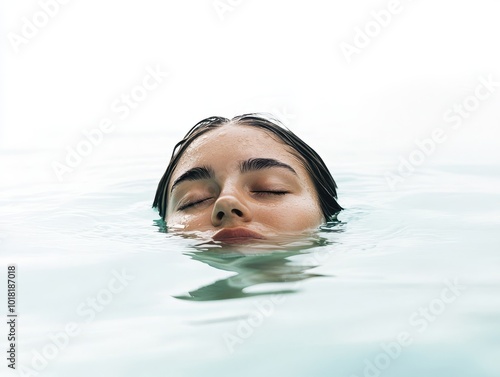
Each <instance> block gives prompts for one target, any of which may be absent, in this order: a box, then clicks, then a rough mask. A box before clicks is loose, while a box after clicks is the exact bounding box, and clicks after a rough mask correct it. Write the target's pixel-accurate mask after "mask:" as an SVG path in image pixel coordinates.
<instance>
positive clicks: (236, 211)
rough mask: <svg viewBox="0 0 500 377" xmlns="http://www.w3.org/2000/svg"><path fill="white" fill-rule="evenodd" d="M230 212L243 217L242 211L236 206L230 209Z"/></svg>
mask: <svg viewBox="0 0 500 377" xmlns="http://www.w3.org/2000/svg"><path fill="white" fill-rule="evenodd" d="M232 212H233V213H234V214H236V216H239V217H243V212H241V211H240V210H239V209H237V208H234V209H233V210H232Z"/></svg>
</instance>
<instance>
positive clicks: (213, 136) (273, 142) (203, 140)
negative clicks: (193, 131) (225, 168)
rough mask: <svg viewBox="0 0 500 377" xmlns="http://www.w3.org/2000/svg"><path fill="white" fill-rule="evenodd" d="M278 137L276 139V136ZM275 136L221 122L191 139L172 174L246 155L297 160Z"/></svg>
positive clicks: (228, 163) (219, 164)
mask: <svg viewBox="0 0 500 377" xmlns="http://www.w3.org/2000/svg"><path fill="white" fill-rule="evenodd" d="M278 140H279V139H278ZM278 140H277V136H275V135H273V134H272V133H270V132H268V131H265V130H263V129H260V128H257V127H252V126H241V125H232V124H228V125H224V126H222V127H219V128H217V129H215V130H212V131H209V132H207V133H205V134H204V135H202V136H200V137H198V138H197V139H196V140H194V141H193V142H192V143H191V144H190V145H189V147H188V148H187V149H186V151H185V152H184V154H183V155H182V157H181V158H180V160H179V163H178V165H177V168H176V169H175V172H174V176H175V175H177V174H178V173H179V171H180V170H185V169H189V168H192V167H194V166H200V165H211V166H213V167H214V168H217V167H220V166H221V165H231V163H236V164H237V163H238V162H239V161H243V160H247V159H249V158H256V157H259V158H274V159H278V160H282V161H285V162H286V161H288V162H292V161H295V163H297V162H298V160H297V158H296V157H295V156H294V155H293V154H292V151H293V150H292V148H290V147H289V146H287V145H285V144H283V143H282V142H281V141H278Z"/></svg>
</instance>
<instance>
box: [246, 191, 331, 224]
mask: <svg viewBox="0 0 500 377" xmlns="http://www.w3.org/2000/svg"><path fill="white" fill-rule="evenodd" d="M259 212H260V213H259V215H260V216H259V219H260V220H261V222H262V223H264V224H266V225H269V226H271V227H273V228H275V229H278V230H283V231H303V230H306V229H310V228H315V227H317V226H319V225H321V223H322V222H323V215H322V213H321V209H320V208H319V207H318V204H317V203H316V201H315V200H314V199H312V198H309V197H294V198H291V200H289V201H287V202H286V203H283V204H282V205H278V206H276V207H269V206H268V207H262V208H260V209H259ZM254 219H255V218H254ZM255 220H256V219H255Z"/></svg>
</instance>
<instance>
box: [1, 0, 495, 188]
mask: <svg viewBox="0 0 500 377" xmlns="http://www.w3.org/2000/svg"><path fill="white" fill-rule="evenodd" d="M48 1H49V0H40V1H34V0H33V1H2V2H1V8H0V13H1V25H0V26H1V29H0V36H1V38H0V49H1V66H0V69H1V77H0V84H1V98H0V101H1V102H0V103H1V118H0V120H1V128H0V148H1V150H3V155H5V153H6V152H8V151H12V150H16V151H26V150H29V151H36V150H46V151H47V150H49V151H50V152H49V153H47V154H45V155H44V156H45V157H44V158H40V159H39V160H37V161H33V163H34V164H37V166H38V167H39V169H38V171H39V176H38V178H39V179H42V180H44V181H56V178H55V176H54V173H53V171H52V168H51V163H52V162H53V161H54V160H60V161H63V160H64V156H65V153H66V148H67V147H71V146H73V147H74V146H76V144H77V143H78V142H79V141H80V140H81V139H82V131H83V130H90V129H92V128H95V127H98V125H99V122H100V121H101V120H102V119H103V118H105V117H110V118H112V119H113V121H114V122H115V125H116V128H115V130H114V131H113V133H112V134H110V135H107V136H106V138H105V140H104V142H103V143H102V145H100V146H99V152H98V153H94V155H93V156H92V158H93V159H96V160H100V159H104V158H105V157H104V156H106V151H110V150H111V149H112V146H113V143H116V142H117V140H119V138H120V137H130V136H133V135H135V134H137V135H139V134H140V135H148V134H149V135H157V138H158V140H161V143H160V142H158V143H156V144H154V145H147V144H146V145H145V144H144V143H141V144H139V145H137V146H136V147H135V148H134V150H133V151H130V153H131V154H132V155H133V154H134V153H135V154H137V155H140V154H141V153H147V152H150V151H151V149H152V148H153V147H154V150H155V152H157V153H158V158H159V159H161V160H162V161H164V160H165V158H166V156H168V155H169V154H170V151H171V148H172V146H173V144H172V143H173V141H175V140H178V139H180V138H181V137H182V135H183V134H184V133H185V132H186V131H187V130H188V129H189V128H190V127H191V126H192V125H194V124H195V123H196V122H197V121H199V120H201V119H203V118H205V117H207V116H210V115H221V116H226V117H232V116H235V115H238V114H241V113H245V112H258V111H266V112H273V113H275V114H276V115H277V116H278V117H281V118H282V120H283V121H284V122H285V123H287V124H288V125H289V126H290V128H291V129H292V130H293V131H296V133H298V134H299V136H302V137H303V138H304V139H305V140H306V141H308V142H309V143H310V144H311V145H312V146H313V147H314V148H315V149H317V150H318V152H320V154H321V155H324V154H327V155H328V156H329V161H327V162H328V164H329V165H335V164H343V163H349V162H351V161H356V163H360V164H362V163H363V162H366V163H369V162H371V161H374V160H384V161H385V162H387V164H389V166H390V165H391V164H392V165H394V167H396V166H397V164H398V161H399V160H400V158H406V157H407V156H408V155H409V153H411V152H412V151H413V150H414V149H415V139H419V140H420V139H423V138H427V137H429V136H430V135H431V133H432V131H433V130H434V129H436V127H442V128H446V129H447V140H446V142H445V143H443V144H441V145H439V147H438V148H437V149H436V150H435V152H433V154H432V155H431V156H429V158H428V159H427V161H426V162H425V166H427V167H430V166H432V164H434V163H437V162H439V161H444V162H448V163H471V164H476V163H478V164H491V163H498V162H499V157H498V151H497V150H496V148H497V146H498V141H497V137H498V136H499V131H498V128H499V125H500V111H499V106H498V101H499V99H500V88H498V90H497V92H496V93H493V94H492V95H491V96H490V97H489V98H488V99H487V100H484V101H482V102H481V103H480V104H479V107H478V109H477V110H476V111H474V112H472V113H471V114H470V117H469V118H468V119H465V120H464V122H463V124H462V125H461V127H460V128H459V129H457V130H453V129H451V128H450V127H449V124H446V122H445V121H444V120H443V116H444V114H445V113H446V111H448V110H449V109H450V108H451V107H452V106H453V104H454V103H461V102H462V101H463V100H464V99H466V98H467V97H468V96H469V95H471V94H473V93H474V89H475V88H476V86H477V85H478V84H479V81H478V78H479V77H480V76H482V77H485V78H487V77H488V76H492V77H493V79H494V80H496V81H500V47H499V46H500V43H499V39H500V22H499V21H498V15H499V11H500V4H499V2H498V1H495V0H476V1H465V0H462V1H457V0H454V1H452V0H441V1H430V0H427V1H425V0H420V1H417V0H413V1H409V0H401V2H400V5H399V8H398V9H399V10H400V12H399V13H397V14H392V16H391V19H390V20H389V21H388V24H387V25H386V26H384V27H381V28H380V31H379V32H378V33H376V34H377V35H375V36H374V37H371V38H370V43H369V44H368V45H367V46H366V47H364V48H362V49H360V52H359V53H357V54H353V55H352V56H351V61H350V62H349V61H348V59H347V58H346V56H345V54H344V53H343V52H342V49H341V43H342V42H345V43H349V44H351V45H353V46H354V39H355V36H356V30H357V28H359V29H361V30H365V28H366V26H367V25H368V23H369V22H371V21H373V19H374V16H373V13H372V12H381V11H383V10H386V9H387V8H388V4H389V2H388V1H352V2H348V1H320V0H316V1H308V2H306V1H289V0H288V1H285V0H281V1H264V0H242V1H236V0H232V1H231V0H222V1H218V2H217V1H212V0H203V1H202V0H200V1H181V0H176V1H164V0H161V1H160V0H141V1H112V0H107V1H96V0H86V1H81V0H80V1H78V0H72V1H68V3H67V4H64V5H59V9H57V11H56V12H55V14H54V15H53V16H51V17H49V20H48V22H47V24H46V26H43V27H40V28H39V30H38V33H37V34H36V35H35V36H33V37H32V38H29V39H28V41H27V43H24V44H21V45H20V46H19V48H18V51H17V52H16V48H14V46H13V43H12V42H11V40H10V39H11V38H12V34H9V33H14V34H16V35H19V36H22V35H23V34H22V29H23V25H24V23H25V21H24V20H25V19H24V17H26V18H27V19H28V20H30V21H33V18H34V17H36V14H37V12H39V11H41V9H42V8H41V5H40V4H41V3H46V2H48ZM216 4H219V5H220V4H226V8H219V10H217V9H216V7H215V5H216ZM231 4H232V5H231ZM42 21H43V20H42ZM147 66H151V67H156V66H160V67H161V69H163V70H164V71H168V72H169V74H170V76H169V77H168V78H167V79H165V80H164V81H163V82H162V84H161V85H160V86H159V87H158V88H157V89H155V90H154V91H151V92H149V93H148V96H147V98H146V100H145V101H144V102H142V103H140V105H139V106H138V108H137V109H134V111H133V112H132V113H131V115H130V116H129V117H127V118H126V119H124V120H120V119H119V118H118V116H117V114H116V113H114V112H113V111H112V110H111V109H110V106H111V103H112V102H113V101H114V100H116V99H117V98H119V97H120V95H121V94H122V93H128V92H130V90H131V89H132V88H134V87H135V86H136V85H137V84H140V83H141V81H142V79H143V77H144V76H145V75H146V70H145V69H146V67H147ZM283 114H285V116H283ZM165 138H168V142H166V143H164V142H163V140H167V139H165ZM163 146H164V147H165V150H164V151H161V150H160V151H158V149H157V148H158V147H160V148H163ZM129 157H130V156H129ZM332 158H333V159H334V161H331V160H330V159H332ZM6 163H7V162H6V161H5V158H3V161H2V164H3V165H4V164H6ZM18 170H19V169H18ZM3 171H4V172H5V171H6V170H3ZM9 174H11V175H12V174H14V175H15V174H16V173H15V172H14V173H12V169H9ZM19 175H22V172H19ZM16 178H19V177H16V176H11V177H8V179H7V180H9V181H10V180H15V179H16ZM2 181H4V177H2ZM4 182H5V181H4Z"/></svg>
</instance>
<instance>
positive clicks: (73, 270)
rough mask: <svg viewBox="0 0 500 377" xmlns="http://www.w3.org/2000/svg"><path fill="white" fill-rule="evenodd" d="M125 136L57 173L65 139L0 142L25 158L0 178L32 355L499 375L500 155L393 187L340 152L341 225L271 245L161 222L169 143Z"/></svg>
mask: <svg viewBox="0 0 500 377" xmlns="http://www.w3.org/2000/svg"><path fill="white" fill-rule="evenodd" d="M134 142H135V143H137V142H140V143H141V145H152V147H151V148H142V149H139V150H134V148H133V147H132V146H133V145H134V144H133V143H134ZM113 143H114V144H113ZM113 143H109V144H108V147H106V148H102V149H100V150H96V151H94V152H93V154H92V155H90V156H89V157H88V158H86V159H85V160H84V161H83V162H82V163H81V164H80V165H79V166H78V167H76V168H75V170H74V172H72V173H70V174H68V175H67V176H66V178H65V181H64V182H62V183H60V182H58V181H57V179H56V178H55V176H54V174H53V172H52V171H51V168H50V162H51V160H52V159H54V158H58V156H59V154H60V151H59V150H56V149H41V150H37V151H26V150H24V151H23V150H6V151H4V152H3V156H4V157H3V158H4V160H3V161H4V162H6V161H17V162H16V164H4V165H3V167H2V176H3V177H6V178H9V177H14V178H12V179H6V180H4V182H3V183H2V185H3V187H4V189H3V194H2V197H1V199H0V204H1V207H2V212H1V213H2V217H1V222H0V226H1V231H2V232H1V237H0V245H1V250H2V252H1V254H0V257H1V266H2V267H1V269H2V271H1V272H0V274H1V276H5V275H4V274H5V273H6V267H7V265H8V264H10V263H15V264H16V265H17V269H18V306H17V311H18V313H19V318H18V321H19V322H18V332H19V344H18V363H19V364H21V365H23V366H24V367H29V368H33V369H34V370H37V373H38V375H40V376H72V377H78V376H85V377H86V376H92V375H96V376H233V375H237V376H255V375H262V376H346V377H350V376H379V375H380V376H388V377H389V376H398V377H400V376H405V377H412V376H460V377H462V376H464V377H465V376H474V377H478V376H484V377H490V376H491V377H496V376H499V375H500V361H499V356H500V314H499V312H500V295H499V288H500V276H499V274H498V270H499V264H500V257H499V256H498V250H500V248H499V239H498V236H497V234H498V228H499V222H500V216H499V209H498V203H499V197H500V194H499V192H500V190H499V189H500V178H499V177H500V175H499V174H498V173H499V167H498V166H493V165H490V166H486V165H484V166H477V165H469V166H466V165H449V164H448V165H445V164H441V165H438V164H431V163H428V164H427V166H425V167H422V168H421V169H420V170H419V171H418V172H417V173H416V174H415V176H413V177H410V178H408V179H405V181H404V182H403V183H401V185H400V187H399V188H398V189H397V190H395V191H392V190H390V189H389V187H388V186H387V183H386V181H385V179H384V177H383V174H384V172H385V171H386V170H387V168H390V167H391V166H389V165H387V164H385V163H382V162H381V163H378V162H377V161H374V162H372V163H371V164H370V165H366V164H361V163H356V162H352V161H349V164H348V163H347V162H345V161H339V162H338V163H336V164H334V166H333V167H334V169H333V172H334V176H335V178H336V180H337V182H338V184H339V187H340V191H339V193H340V203H341V204H342V205H343V206H344V207H345V208H346V210H345V211H343V212H342V213H341V215H340V216H339V222H338V223H335V224H332V226H330V227H325V229H323V230H322V231H321V232H319V233H318V236H317V237H314V238H311V239H306V240H304V241H303V242H296V243H293V244H291V245H286V246H280V247H278V248H277V250H275V251H269V250H259V249H257V250H232V249H223V250H221V249H217V248H214V247H209V246H207V245H203V244H200V241H199V240H195V239H184V238H182V237H178V236H172V235H170V234H168V233H165V232H164V229H162V226H161V224H159V223H158V222H157V221H156V220H157V218H158V217H157V215H156V212H155V211H154V210H152V209H151V207H150V206H151V202H152V199H153V196H154V191H155V189H156V184H157V181H158V180H159V178H160V176H161V174H162V173H163V170H164V168H165V164H166V162H165V161H160V159H161V158H160V157H159V156H161V157H165V158H166V156H167V155H168V154H169V152H168V151H165V152H161V149H160V145H164V144H165V140H156V139H155V138H152V137H151V136H148V135H142V136H140V137H130V138H128V139H127V138H123V139H120V138H115V139H113ZM111 145H112V146H111ZM325 160H326V161H330V159H329V156H325ZM16 172H17V173H16ZM19 172H22V174H19ZM117 276H118V277H117ZM0 300H1V302H2V305H5V304H4V303H5V302H6V288H2V289H0ZM3 329H4V330H3V331H2V333H4V331H7V330H6V327H3ZM4 334H5V333H4ZM1 341H2V348H4V345H5V347H6V344H5V336H4V335H2V337H1ZM3 363H4V364H5V363H6V361H5V360H4V361H3ZM6 369H7V368H5V366H4V365H3V366H2V375H4V372H5V370H6ZM9 372H10V371H9ZM7 374H8V373H5V375H7Z"/></svg>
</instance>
